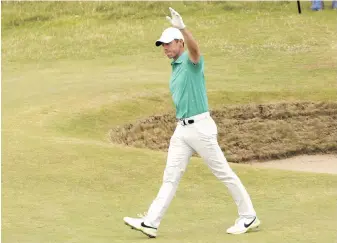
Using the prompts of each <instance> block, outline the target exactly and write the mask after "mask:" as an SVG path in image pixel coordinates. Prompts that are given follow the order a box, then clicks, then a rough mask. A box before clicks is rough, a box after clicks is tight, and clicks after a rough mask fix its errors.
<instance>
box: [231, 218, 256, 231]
mask: <svg viewBox="0 0 337 243" xmlns="http://www.w3.org/2000/svg"><path fill="white" fill-rule="evenodd" d="M260 224H261V222H260V220H259V219H258V218H257V217H251V218H245V217H240V218H238V219H237V220H236V221H235V224H234V225H233V226H231V227H230V228H228V229H227V233H228V234H233V235H239V234H243V233H246V232H248V231H254V230H257V229H258V228H259V225H260Z"/></svg>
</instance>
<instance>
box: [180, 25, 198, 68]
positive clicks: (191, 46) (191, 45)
mask: <svg viewBox="0 0 337 243" xmlns="http://www.w3.org/2000/svg"><path fill="white" fill-rule="evenodd" d="M180 31H181V33H182V34H183V36H184V40H185V44H186V45H187V48H188V52H189V58H190V60H191V62H193V63H194V64H197V63H198V62H199V60H200V49H199V46H198V43H197V42H196V40H195V39H194V38H193V35H192V33H191V32H190V31H189V30H187V29H186V28H184V29H181V30H180Z"/></svg>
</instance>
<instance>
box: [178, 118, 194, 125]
mask: <svg viewBox="0 0 337 243" xmlns="http://www.w3.org/2000/svg"><path fill="white" fill-rule="evenodd" d="M180 121H182V122H183V126H186V125H187V124H193V123H194V120H185V119H180ZM186 121H187V123H186Z"/></svg>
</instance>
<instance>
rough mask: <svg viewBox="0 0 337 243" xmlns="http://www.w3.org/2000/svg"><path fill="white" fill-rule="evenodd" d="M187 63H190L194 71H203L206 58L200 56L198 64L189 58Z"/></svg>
mask: <svg viewBox="0 0 337 243" xmlns="http://www.w3.org/2000/svg"><path fill="white" fill-rule="evenodd" d="M187 63H188V66H190V67H191V68H192V70H195V71H199V70H202V68H203V66H204V57H203V56H200V58H199V62H198V63H193V62H192V61H191V60H190V58H189V57H188V60H187Z"/></svg>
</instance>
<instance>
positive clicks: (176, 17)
mask: <svg viewBox="0 0 337 243" xmlns="http://www.w3.org/2000/svg"><path fill="white" fill-rule="evenodd" d="M169 10H170V12H171V17H169V16H166V18H167V20H168V21H170V23H171V24H172V26H173V27H175V28H178V29H179V30H180V31H181V33H182V34H183V36H184V41H185V44H186V45H187V48H188V51H189V58H190V60H191V62H193V63H194V64H197V63H198V62H199V60H200V50H199V46H198V43H197V42H196V41H195V40H194V38H193V36H192V33H191V32H190V31H188V30H187V29H186V26H185V24H184V21H183V18H182V17H181V16H180V14H179V13H178V12H177V11H175V10H174V9H173V8H171V7H170V8H169Z"/></svg>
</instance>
